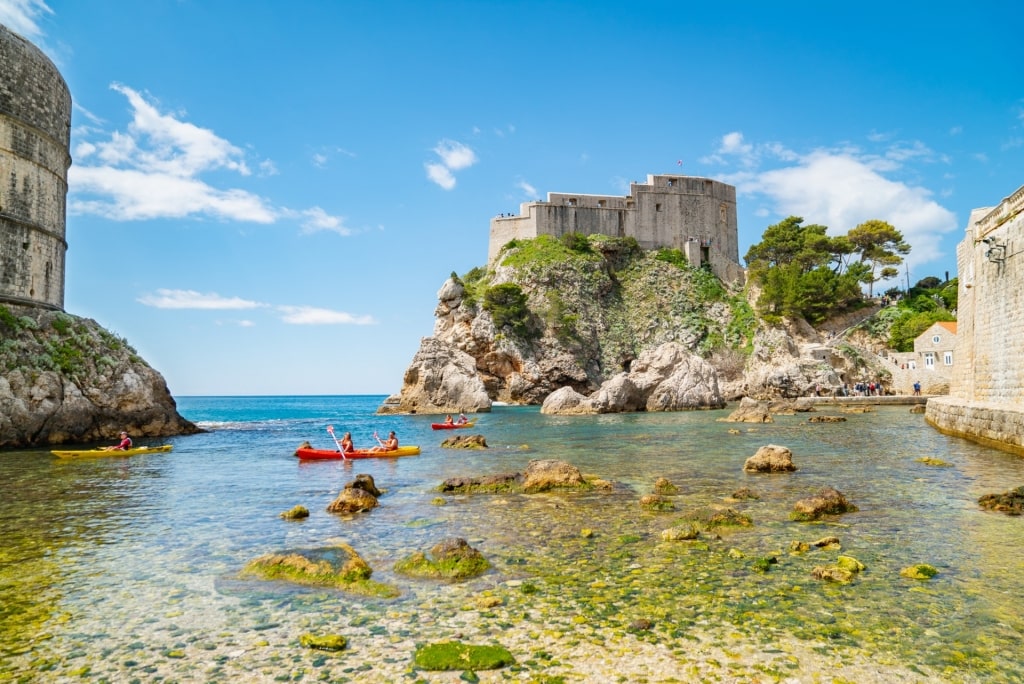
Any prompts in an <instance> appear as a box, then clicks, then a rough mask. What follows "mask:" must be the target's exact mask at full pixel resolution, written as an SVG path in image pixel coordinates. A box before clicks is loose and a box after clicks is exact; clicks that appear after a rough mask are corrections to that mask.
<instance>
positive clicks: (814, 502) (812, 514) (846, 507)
mask: <svg viewBox="0 0 1024 684" xmlns="http://www.w3.org/2000/svg"><path fill="white" fill-rule="evenodd" d="M856 510H857V507H856V506H854V505H853V504H852V503H850V502H849V501H847V499H846V497H845V496H843V494H842V493H841V492H839V491H838V490H836V489H833V488H832V487H825V488H823V489H822V490H821V491H819V492H818V493H817V494H815V495H814V496H812V497H810V498H807V499H801V500H800V501H797V502H796V503H795V504H794V505H793V512H792V513H790V515H789V517H790V519H792V520H798V521H808V520H817V519H818V518H820V517H821V516H823V515H838V514H840V513H850V512H853V511H856Z"/></svg>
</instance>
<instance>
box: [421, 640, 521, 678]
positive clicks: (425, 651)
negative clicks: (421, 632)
mask: <svg viewBox="0 0 1024 684" xmlns="http://www.w3.org/2000/svg"><path fill="white" fill-rule="evenodd" d="M413 660H414V662H415V663H416V667H419V668H421V669H423V670H469V671H474V670H496V669H499V668H502V667H506V666H508V665H514V664H515V662H516V661H515V658H513V657H512V654H511V653H509V651H508V649H507V648H505V647H504V646H496V645H495V646H491V645H487V646H475V645H472V644H465V643H462V642H461V641H441V642H438V643H434V644H426V645H424V646H420V647H419V648H417V649H416V653H415V654H414V655H413Z"/></svg>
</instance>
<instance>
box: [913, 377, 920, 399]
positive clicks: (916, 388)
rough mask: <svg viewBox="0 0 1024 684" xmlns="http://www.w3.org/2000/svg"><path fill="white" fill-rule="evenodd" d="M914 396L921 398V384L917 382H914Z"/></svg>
mask: <svg viewBox="0 0 1024 684" xmlns="http://www.w3.org/2000/svg"><path fill="white" fill-rule="evenodd" d="M914 396H915V397H919V396H921V383H920V382H918V381H916V380H915V381H914Z"/></svg>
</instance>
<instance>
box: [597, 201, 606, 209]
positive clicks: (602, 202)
mask: <svg viewBox="0 0 1024 684" xmlns="http://www.w3.org/2000/svg"><path fill="white" fill-rule="evenodd" d="M597 206H599V207H601V208H602V209H604V208H605V207H607V206H608V202H607V201H606V200H597Z"/></svg>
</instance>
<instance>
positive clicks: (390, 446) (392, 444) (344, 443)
mask: <svg viewBox="0 0 1024 684" xmlns="http://www.w3.org/2000/svg"><path fill="white" fill-rule="evenodd" d="M332 434H333V433H332ZM373 437H374V439H376V440H377V446H375V447H373V448H371V449H367V451H394V450H395V449H397V448H398V437H397V436H396V435H395V431H394V430H392V431H391V432H389V433H388V438H387V439H384V440H382V439H381V438H380V437H378V436H377V433H376V432H374V433H373ZM338 446H339V447H340V448H341V453H343V454H350V453H352V452H353V451H355V450H356V446H355V444H353V443H352V433H351V432H346V433H345V435H344V436H343V437H342V438H341V441H340V442H338Z"/></svg>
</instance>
